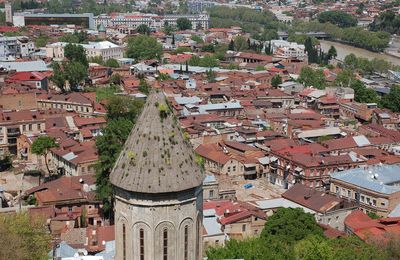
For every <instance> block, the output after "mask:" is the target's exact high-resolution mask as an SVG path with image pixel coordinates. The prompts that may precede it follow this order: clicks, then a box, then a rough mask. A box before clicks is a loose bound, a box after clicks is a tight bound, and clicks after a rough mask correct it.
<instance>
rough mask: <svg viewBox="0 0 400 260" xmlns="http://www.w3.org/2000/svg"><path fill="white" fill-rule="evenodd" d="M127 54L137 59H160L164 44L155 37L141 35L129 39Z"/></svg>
mask: <svg viewBox="0 0 400 260" xmlns="http://www.w3.org/2000/svg"><path fill="white" fill-rule="evenodd" d="M126 55H127V56H128V57H129V58H134V59H136V60H149V59H160V58H161V56H162V46H161V44H160V43H158V42H157V40H156V39H155V38H153V37H150V36H147V35H139V36H136V37H133V38H130V39H129V40H128V50H127V51H126Z"/></svg>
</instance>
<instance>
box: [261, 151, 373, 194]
mask: <svg viewBox="0 0 400 260" xmlns="http://www.w3.org/2000/svg"><path fill="white" fill-rule="evenodd" d="M365 163H366V161H365V159H363V158H360V157H359V156H357V155H356V154H355V153H348V154H344V155H337V156H331V155H327V154H326V152H325V148H324V147H322V146H321V145H319V144H312V145H301V146H292V147H287V148H284V149H281V150H278V151H271V152H270V157H269V162H268V165H267V166H266V167H267V168H268V169H269V173H268V178H269V182H270V183H272V184H275V185H278V186H280V187H283V188H286V189H287V188H290V187H291V186H293V185H294V184H295V183H301V184H303V185H305V186H308V187H311V188H321V187H323V186H325V185H326V184H328V183H329V178H330V176H329V174H330V173H332V172H336V171H340V170H347V169H352V168H355V167H358V166H359V165H360V164H365Z"/></svg>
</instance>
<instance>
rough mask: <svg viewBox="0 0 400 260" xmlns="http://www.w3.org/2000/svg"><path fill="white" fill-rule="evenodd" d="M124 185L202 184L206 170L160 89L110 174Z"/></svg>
mask: <svg viewBox="0 0 400 260" xmlns="http://www.w3.org/2000/svg"><path fill="white" fill-rule="evenodd" d="M110 180H111V183H112V184H113V185H114V186H116V187H119V188H121V189H124V190H127V191H132V192H141V193H167V192H177V191H183V190H187V189H191V188H194V187H197V186H200V185H201V183H202V180H203V171H202V169H201V167H200V166H199V165H198V164H197V163H196V161H195V154H194V152H193V149H192V146H191V145H190V143H189V141H188V140H185V138H184V136H183V135H182V132H181V130H180V128H179V125H178V122H177V119H176V117H175V116H174V115H173V113H172V112H171V111H170V108H169V106H168V103H167V100H166V98H165V96H164V94H162V93H161V92H159V93H156V92H154V93H152V94H151V95H150V96H149V97H148V99H147V102H146V104H145V106H144V108H143V111H142V113H141V115H140V117H139V119H138V120H137V122H136V124H135V126H134V128H133V129H132V131H131V133H130V135H129V137H128V140H127V141H126V143H125V145H124V148H123V149H122V151H121V154H120V156H119V158H118V160H117V162H116V163H115V165H114V168H113V170H112V172H111V175H110Z"/></svg>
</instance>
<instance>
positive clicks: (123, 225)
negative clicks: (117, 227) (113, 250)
mask: <svg viewBox="0 0 400 260" xmlns="http://www.w3.org/2000/svg"><path fill="white" fill-rule="evenodd" d="M122 259H123V260H126V229H125V224H122Z"/></svg>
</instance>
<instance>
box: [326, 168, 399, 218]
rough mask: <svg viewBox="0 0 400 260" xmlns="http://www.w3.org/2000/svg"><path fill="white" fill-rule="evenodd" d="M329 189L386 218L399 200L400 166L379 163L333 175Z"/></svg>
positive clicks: (366, 210)
mask: <svg viewBox="0 0 400 260" xmlns="http://www.w3.org/2000/svg"><path fill="white" fill-rule="evenodd" d="M330 192H331V193H332V194H335V195H337V196H339V197H342V198H345V199H348V200H350V201H354V202H356V203H357V204H359V206H360V208H361V209H362V210H363V211H364V212H365V213H369V212H373V213H376V214H378V215H380V216H383V217H386V216H387V215H388V214H389V213H390V212H391V211H392V210H393V209H394V208H395V207H396V206H397V205H398V204H399V203H400V166H399V165H377V166H371V167H368V168H356V169H349V170H346V171H342V172H336V173H332V174H331V184H330Z"/></svg>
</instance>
